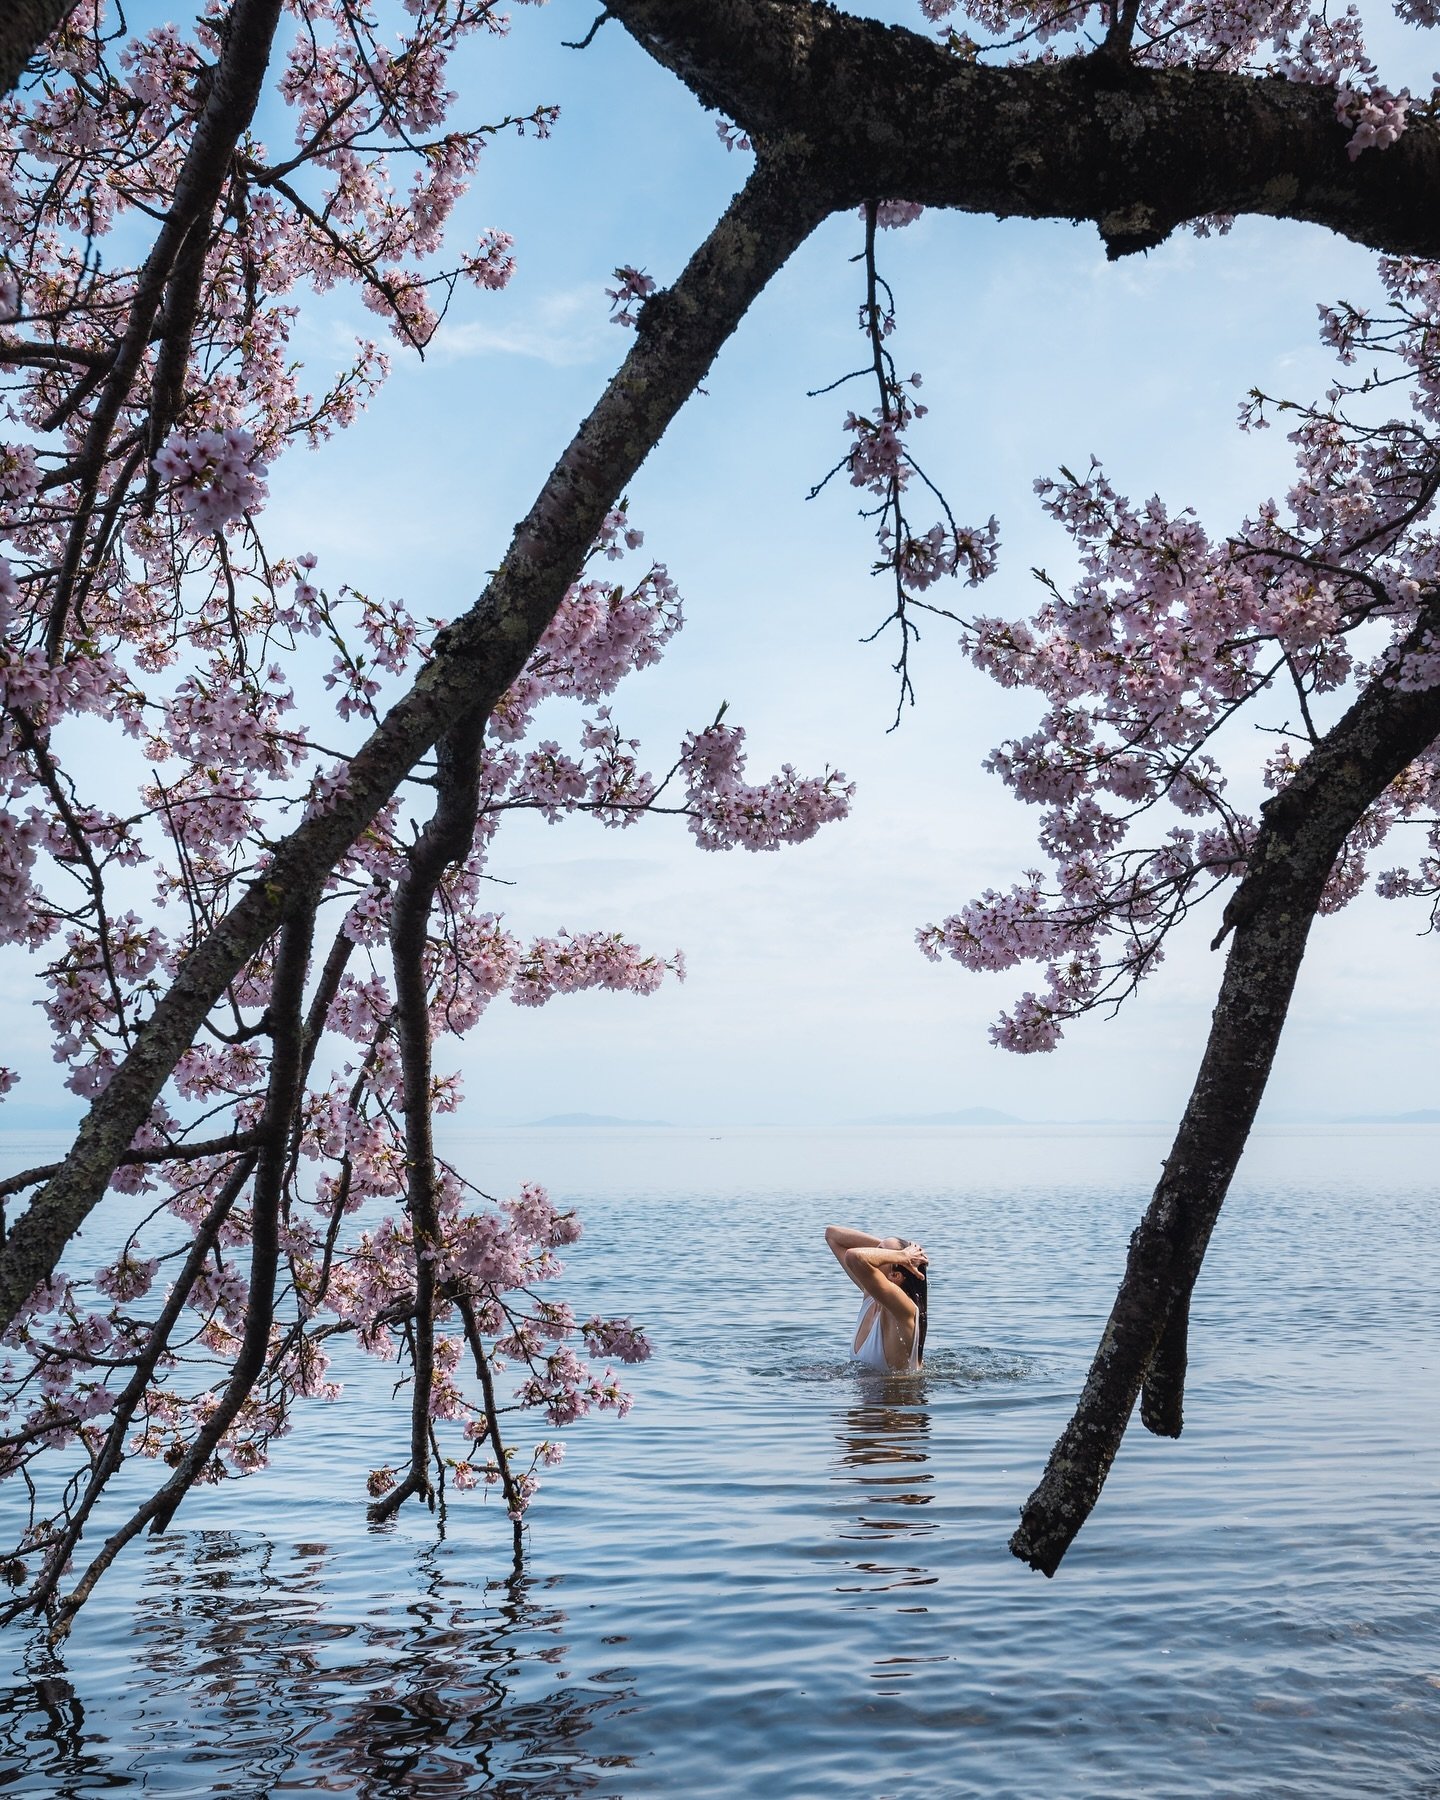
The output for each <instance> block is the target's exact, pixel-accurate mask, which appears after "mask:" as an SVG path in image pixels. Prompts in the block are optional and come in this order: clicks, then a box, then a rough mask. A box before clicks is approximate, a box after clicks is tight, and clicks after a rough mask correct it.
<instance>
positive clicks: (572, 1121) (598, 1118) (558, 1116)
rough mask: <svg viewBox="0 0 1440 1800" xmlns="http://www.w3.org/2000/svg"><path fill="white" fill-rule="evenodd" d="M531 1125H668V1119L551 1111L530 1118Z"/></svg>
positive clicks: (528, 1122) (527, 1121) (528, 1121)
mask: <svg viewBox="0 0 1440 1800" xmlns="http://www.w3.org/2000/svg"><path fill="white" fill-rule="evenodd" d="M526 1123H527V1124H529V1125H668V1124H669V1123H670V1121H669V1120H668V1119H616V1118H613V1117H612V1116H611V1115H610V1114H609V1113H551V1114H550V1115H549V1117H548V1118H544V1119H528V1120H526Z"/></svg>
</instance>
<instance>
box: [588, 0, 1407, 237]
mask: <svg viewBox="0 0 1440 1800" xmlns="http://www.w3.org/2000/svg"><path fill="white" fill-rule="evenodd" d="M609 11H610V13H611V15H612V16H613V17H614V18H617V19H619V20H620V22H621V23H622V24H623V25H624V26H625V28H626V29H627V30H628V31H629V32H630V34H631V36H632V37H634V38H635V40H636V42H637V43H639V44H640V45H641V46H642V47H643V48H644V49H645V50H646V51H648V53H649V54H650V55H651V56H653V57H654V58H655V59H656V61H657V62H660V63H662V64H663V65H664V66H665V67H666V68H667V69H670V70H672V71H673V72H674V73H675V74H676V75H678V76H679V77H680V79H681V80H682V81H683V82H684V83H685V85H686V86H687V87H688V88H689V89H690V90H691V91H692V93H694V94H695V96H696V97H697V99H699V100H700V101H701V103H702V104H703V105H705V106H707V107H714V108H717V109H718V110H719V111H721V112H723V113H724V114H725V115H726V117H727V118H731V119H733V120H735V122H736V123H737V124H738V125H740V126H741V127H742V129H743V130H744V131H745V132H746V134H747V135H748V136H749V137H750V138H751V140H752V141H753V142H754V143H755V144H756V145H758V146H759V147H760V148H761V149H762V151H763V149H764V147H765V146H766V145H767V144H769V145H775V144H780V143H784V144H785V145H786V146H787V147H788V148H789V149H790V150H791V152H792V153H793V154H796V155H799V156H803V158H804V160H805V161H806V163H807V165H808V166H809V167H810V168H811V169H813V170H815V171H816V172H817V175H818V174H819V173H820V172H821V171H823V176H824V179H825V180H826V181H827V182H828V183H830V185H831V189H832V193H833V197H834V204H835V205H836V206H837V207H838V206H845V205H849V206H858V205H859V204H860V203H861V202H862V201H863V200H864V199H865V198H866V196H867V195H871V194H878V195H882V196H884V197H885V198H888V199H896V200H913V201H918V202H921V203H922V204H924V205H927V206H949V207H955V208H958V209H959V210H960V211H963V212H979V213H994V214H996V215H997V216H998V217H1000V218H1026V219H1075V220H1080V219H1088V220H1093V221H1094V222H1095V224H1096V225H1098V227H1099V229H1100V235H1101V236H1102V237H1103V238H1104V240H1105V244H1106V248H1107V250H1108V251H1109V254H1110V255H1111V256H1112V257H1116V256H1123V255H1126V254H1127V253H1129V252H1131V251H1135V250H1147V249H1150V248H1152V247H1153V246H1154V245H1156V244H1159V243H1162V242H1163V241H1164V240H1165V238H1167V237H1168V236H1169V235H1170V233H1171V232H1172V231H1173V230H1174V229H1175V227H1176V226H1177V225H1180V224H1182V223H1183V222H1184V221H1185V220H1187V219H1194V218H1199V217H1203V216H1204V215H1205V214H1208V213H1259V214H1263V215H1266V216H1268V217H1270V218H1287V219H1303V220H1308V221H1310V222H1311V223H1313V224H1317V225H1324V226H1327V227H1328V228H1329V229H1330V230H1332V231H1336V232H1339V233H1340V234H1341V235H1342V236H1343V237H1348V238H1353V239H1354V240H1355V241H1356V242H1357V243H1361V244H1368V245H1370V246H1371V247H1372V248H1374V249H1377V250H1385V251H1388V252H1390V253H1392V254H1398V255H1405V256H1427V257H1434V256H1440V209H1437V207H1436V206H1435V195H1436V193H1437V192H1440V121H1437V120H1434V119H1427V118H1419V117H1415V116H1413V115H1412V117H1411V120H1410V122H1409V124H1408V126H1407V129H1406V131H1405V133H1404V135H1403V136H1402V137H1401V138H1400V139H1399V141H1398V142H1397V143H1395V144H1392V145H1391V146H1390V147H1389V148H1388V149H1386V150H1383V151H1376V150H1367V151H1366V152H1364V153H1363V154H1362V155H1361V156H1359V157H1357V158H1356V160H1355V161H1354V162H1352V161H1351V160H1350V158H1349V156H1348V154H1347V152H1346V144H1347V142H1348V140H1349V137H1350V128H1349V127H1347V126H1345V125H1342V124H1341V123H1340V122H1339V121H1338V120H1337V119H1336V117H1335V90H1334V89H1333V88H1328V87H1312V86H1309V85H1306V84H1304V83H1300V82H1292V81H1274V80H1258V79H1256V78H1254V77H1251V76H1245V75H1225V74H1219V73H1216V72H1214V71H1212V70H1204V69H1145V68H1137V67H1136V66H1135V65H1134V64H1132V63H1129V62H1125V63H1123V64H1120V65H1118V66H1117V65H1116V64H1115V63H1114V62H1113V61H1112V60H1110V59H1106V58H1095V57H1084V56H1076V57H1069V58H1066V59H1065V60H1063V61H1061V62H1058V63H1054V64H1050V65H1045V64H1030V65H1028V66H1026V67H1022V68H1006V67H999V68H990V67H984V66H982V65H980V64H977V63H969V62H964V61H962V60H961V59H959V58H957V57H954V56H952V55H950V54H949V53H948V52H947V51H945V50H943V49H942V48H941V47H940V46H939V45H938V44H936V43H935V42H933V41H932V40H931V39H929V38H925V37H921V36H920V35H919V34H918V33H916V32H913V31H907V30H905V29H904V28H903V27H901V26H898V25H882V24H880V23H878V22H877V21H876V20H873V19H861V18H856V17H854V16H853V15H851V14H848V13H841V12H836V11H835V10H834V8H832V7H830V6H825V5H819V4H814V3H813V0H712V3H711V4H709V5H705V6H695V5H693V4H690V0H616V4H614V5H613V6H611V7H610V8H609Z"/></svg>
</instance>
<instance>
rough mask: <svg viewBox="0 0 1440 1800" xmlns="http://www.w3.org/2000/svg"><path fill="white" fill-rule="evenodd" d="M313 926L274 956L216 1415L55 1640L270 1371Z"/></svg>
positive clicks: (75, 1595) (309, 918)
mask: <svg viewBox="0 0 1440 1800" xmlns="http://www.w3.org/2000/svg"><path fill="white" fill-rule="evenodd" d="M314 925H315V915H314V913H313V912H310V911H306V912H302V913H300V914H299V916H298V917H296V918H294V919H292V920H290V921H288V922H287V924H286V926H285V929H284V931H283V932H282V933H281V934H280V947H279V953H278V955H277V956H276V959H275V988H274V999H273V1002H272V1010H273V1012H274V1018H275V1027H274V1055H273V1059H272V1061H271V1064H270V1085H269V1090H268V1092H267V1095H266V1100H265V1112H264V1115H263V1116H262V1118H261V1121H260V1127H259V1136H260V1148H259V1150H258V1152H257V1153H256V1159H255V1188H254V1192H253V1194H252V1196H251V1201H250V1291H249V1298H248V1301H247V1304H246V1310H245V1331H244V1334H243V1336H242V1337H241V1340H240V1350H239V1354H238V1355H237V1356H236V1358H235V1361H234V1364H233V1365H232V1367H231V1370H230V1376H229V1379H228V1380H227V1382H226V1383H225V1390H224V1392H223V1393H222V1394H221V1396H220V1398H219V1400H218V1402H217V1403H216V1406H215V1410H214V1411H213V1412H212V1413H211V1414H210V1416H209V1417H208V1418H207V1419H206V1421H205V1424H204V1426H203V1427H202V1428H201V1430H200V1431H199V1432H198V1433H197V1434H196V1436H195V1439H194V1441H193V1442H192V1443H191V1445H190V1447H189V1449H188V1450H187V1451H186V1452H185V1455H184V1458H183V1459H182V1460H181V1462H180V1464H179V1465H178V1467H177V1468H176V1470H175V1472H174V1474H173V1475H172V1476H171V1477H170V1479H169V1480H168V1481H167V1482H165V1483H164V1484H163V1486H161V1487H160V1488H158V1489H157V1490H156V1492H155V1493H153V1494H152V1495H151V1496H150V1498H149V1499H148V1500H146V1501H145V1502H144V1503H143V1505H141V1506H138V1507H137V1508H136V1509H135V1511H134V1512H133V1513H132V1514H131V1515H130V1517H129V1519H127V1520H126V1522H125V1523H124V1524H123V1525H122V1526H120V1528H119V1529H118V1530H117V1531H114V1532H112V1533H111V1535H110V1536H109V1537H108V1538H107V1539H106V1540H105V1543H104V1544H103V1545H102V1547H101V1548H100V1550H99V1551H98V1552H97V1554H96V1556H95V1558H94V1560H93V1561H92V1562H91V1564H90V1566H89V1568H87V1569H86V1571H85V1573H84V1574H83V1575H82V1576H81V1578H80V1580H79V1581H78V1582H77V1583H76V1584H75V1586H74V1588H72V1589H71V1591H70V1593H69V1594H67V1595H66V1597H65V1600H64V1602H63V1604H62V1605H61V1606H60V1608H59V1612H58V1618H57V1623H56V1626H55V1635H56V1636H61V1637H63V1636H64V1634H65V1632H66V1631H68V1629H69V1622H70V1620H72V1619H73V1618H74V1616H75V1614H76V1613H77V1612H78V1611H79V1610H80V1608H81V1607H82V1606H83V1605H84V1604H85V1601H86V1600H87V1599H88V1598H89V1596H90V1593H91V1592H92V1590H93V1589H94V1586H95V1584H96V1582H97V1581H99V1579H100V1577H101V1576H102V1575H103V1574H104V1573H105V1571H106V1570H107V1569H108V1568H109V1567H110V1565H111V1563H112V1562H114V1560H115V1558H116V1557H117V1556H118V1555H119V1554H120V1552H121V1551H122V1550H123V1549H124V1548H125V1546H126V1544H128V1543H129V1542H130V1541H131V1539H132V1538H134V1537H136V1536H137V1535H138V1534H139V1533H140V1532H141V1531H143V1530H144V1528H145V1527H146V1526H147V1525H149V1526H150V1528H151V1530H152V1531H157V1532H158V1531H163V1530H164V1529H165V1527H166V1526H167V1525H168V1524H169V1523H170V1521H171V1519H172V1518H174V1516H175V1511H176V1508H177V1507H178V1506H179V1505H180V1502H181V1501H182V1500H183V1499H184V1498H185V1496H186V1494H187V1493H188V1492H189V1491H190V1488H191V1487H192V1486H193V1485H194V1482H195V1480H196V1478H197V1476H199V1475H200V1474H201V1473H202V1471H203V1470H204V1468H205V1466H206V1464H207V1463H208V1462H209V1461H210V1458H211V1456H212V1455H214V1453H215V1450H216V1449H217V1447H218V1446H219V1443H220V1440H221V1439H222V1438H223V1437H224V1435H225V1433H226V1432H227V1431H228V1430H229V1429H230V1426H231V1425H232V1424H233V1423H234V1420H235V1417H236V1415H237V1414H238V1412H239V1411H240V1408H241V1407H242V1406H243V1405H244V1404H245V1401H246V1400H247V1399H248V1398H249V1395H250V1390H251V1388H253V1387H254V1385H255V1381H256V1379H257V1377H258V1376H259V1375H260V1372H261V1371H262V1369H263V1368H264V1367H265V1352H266V1349H267V1348H268V1346H269V1342H270V1325H271V1322H272V1320H273V1318H274V1298H275V1274H276V1269H277V1266H278V1263H279V1230H280V1199H281V1189H282V1186H283V1182H284V1175H285V1166H286V1152H287V1149H288V1146H289V1142H290V1120H291V1115H292V1114H293V1112H294V1109H295V1107H296V1106H297V1105H298V1104H299V1101H300V1095H301V1091H302V1088H303V1085H304V1028H303V1026H302V1023H301V1007H302V1005H303V1002H304V995H305V975H306V971H307V969H308V968H309V963H310V944H311V939H312V936H313V933H314ZM192 1279H193V1277H192Z"/></svg>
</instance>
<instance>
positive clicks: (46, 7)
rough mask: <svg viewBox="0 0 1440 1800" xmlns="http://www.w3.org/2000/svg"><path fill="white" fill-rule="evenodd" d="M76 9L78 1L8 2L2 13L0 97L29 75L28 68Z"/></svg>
mask: <svg viewBox="0 0 1440 1800" xmlns="http://www.w3.org/2000/svg"><path fill="white" fill-rule="evenodd" d="M74 10H75V0H5V4H4V8H3V11H0V96H3V95H5V94H8V93H9V92H10V90H11V88H13V87H14V86H15V84H16V82H17V81H19V79H20V77H21V76H22V75H23V74H24V73H25V65H26V63H28V62H29V60H30V58H31V57H32V56H34V54H35V52H36V51H37V50H38V49H39V48H40V46H41V45H42V44H43V43H44V42H45V40H46V38H48V37H49V36H50V34H51V33H52V32H54V31H57V30H58V29H59V28H60V26H61V25H62V24H63V23H64V22H65V20H66V18H68V16H69V15H70V14H71V13H72V12H73V11H74Z"/></svg>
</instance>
